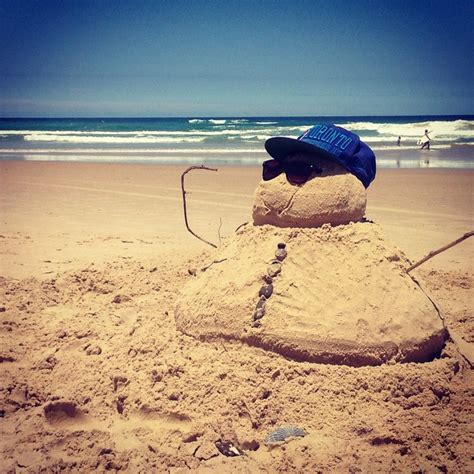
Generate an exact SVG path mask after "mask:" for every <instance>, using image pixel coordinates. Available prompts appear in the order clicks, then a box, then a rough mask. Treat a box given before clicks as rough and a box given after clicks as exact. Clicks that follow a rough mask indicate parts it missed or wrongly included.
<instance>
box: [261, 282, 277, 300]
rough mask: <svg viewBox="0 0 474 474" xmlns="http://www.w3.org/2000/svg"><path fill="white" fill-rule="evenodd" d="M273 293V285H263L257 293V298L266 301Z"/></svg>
mask: <svg viewBox="0 0 474 474" xmlns="http://www.w3.org/2000/svg"><path fill="white" fill-rule="evenodd" d="M272 293H273V285H272V284H271V283H270V284H269V285H263V286H262V287H261V288H260V291H259V292H258V296H264V297H265V298H266V299H268V298H270V296H272Z"/></svg>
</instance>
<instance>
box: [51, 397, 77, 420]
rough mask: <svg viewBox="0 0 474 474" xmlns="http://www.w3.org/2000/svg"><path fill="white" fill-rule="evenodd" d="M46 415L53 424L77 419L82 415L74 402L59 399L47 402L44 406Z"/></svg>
mask: <svg viewBox="0 0 474 474" xmlns="http://www.w3.org/2000/svg"><path fill="white" fill-rule="evenodd" d="M43 410H44V416H45V417H46V419H47V420H48V421H49V422H50V423H52V424H58V423H61V424H63V423H64V422H67V421H75V420H77V419H79V418H80V417H81V414H80V412H79V411H78V409H77V406H76V404H75V403H74V402H71V401H68V400H59V401H54V402H49V403H47V404H46V405H45V406H44V408H43Z"/></svg>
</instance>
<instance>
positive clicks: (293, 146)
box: [265, 124, 376, 188]
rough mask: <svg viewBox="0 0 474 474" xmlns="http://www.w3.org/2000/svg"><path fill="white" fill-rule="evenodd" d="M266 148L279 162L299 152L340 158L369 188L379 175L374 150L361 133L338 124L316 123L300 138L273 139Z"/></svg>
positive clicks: (343, 164) (336, 159) (335, 158)
mask: <svg viewBox="0 0 474 474" xmlns="http://www.w3.org/2000/svg"><path fill="white" fill-rule="evenodd" d="M265 149H266V150H267V152H268V154H269V155H270V156H271V157H272V158H275V160H278V161H285V160H286V159H288V157H290V156H291V155H293V154H295V153H305V154H307V155H308V157H309V158H310V157H311V156H319V157H323V158H328V159H330V160H333V161H336V162H337V163H339V164H340V165H342V166H343V167H344V168H345V169H346V170H347V171H349V172H350V173H352V174H353V175H354V176H356V177H357V178H359V179H360V181H362V184H363V185H364V186H365V187H366V188H368V187H369V184H370V183H371V182H372V181H373V180H374V178H375V172H376V164H375V154H374V152H373V151H372V150H371V149H370V148H369V146H368V145H366V144H365V143H364V142H363V141H361V139H360V138H359V136H358V135H356V134H355V133H352V132H350V131H349V130H346V129H345V128H342V127H338V126H336V125H323V124H318V125H315V126H314V127H312V128H310V129H309V130H306V132H305V133H303V135H301V136H299V137H298V138H288V137H273V138H269V139H268V140H267V141H266V142H265Z"/></svg>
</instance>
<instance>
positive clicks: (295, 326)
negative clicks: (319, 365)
mask: <svg viewBox="0 0 474 474" xmlns="http://www.w3.org/2000/svg"><path fill="white" fill-rule="evenodd" d="M331 169H332V171H329V172H326V171H324V172H323V173H322V174H321V175H318V176H315V177H314V178H313V179H311V180H309V181H308V182H306V183H305V184H303V185H300V186H295V185H291V184H290V183H288V182H287V181H286V178H285V176H284V175H280V176H278V177H277V178H275V179H273V180H271V181H267V182H263V181H262V182H261V183H260V185H259V186H258V188H257V190H256V197H255V204H254V210H253V217H254V224H253V225H252V224H247V225H246V226H245V227H243V228H241V229H239V231H238V232H237V233H236V234H235V235H233V236H232V237H230V238H228V239H227V240H226V242H225V243H224V244H223V245H222V246H221V247H220V248H219V249H218V250H217V251H216V254H215V255H214V256H213V260H214V261H215V262H219V263H216V264H214V265H212V266H211V267H209V268H208V269H207V270H206V271H203V272H201V273H199V274H198V275H197V276H196V277H194V278H193V279H192V280H191V281H190V282H189V283H188V284H187V285H186V286H185V288H184V289H183V291H182V294H181V296H180V298H179V301H178V305H177V308H176V323H177V327H178V329H179V330H181V331H182V332H184V333H186V334H188V335H191V336H195V337H197V338H199V339H201V340H211V339H214V338H223V339H233V340H240V341H243V342H245V343H247V344H250V345H254V346H257V347H261V348H264V349H266V350H270V351H274V352H277V353H280V354H282V355H284V356H286V357H290V358H293V359H295V360H300V361H310V362H323V363H333V364H347V365H353V366H361V365H377V364H381V363H384V362H389V361H400V362H410V361H415V362H416V361H426V360H429V359H431V358H432V357H434V356H436V355H437V354H438V353H439V352H440V350H441V349H442V347H443V344H444V341H445V339H446V336H447V333H446V330H445V328H444V326H443V322H442V320H441V318H440V316H439V314H438V310H437V308H436V307H435V306H434V304H433V303H432V301H431V300H430V299H429V298H428V297H427V296H426V295H425V293H424V292H423V291H422V290H421V289H420V287H419V286H418V285H417V284H416V283H415V282H414V281H413V280H412V278H411V277H410V276H409V275H408V274H407V273H406V272H405V270H404V269H405V268H406V267H407V266H408V261H407V260H406V258H405V257H404V255H403V253H402V252H400V251H399V250H398V249H397V248H396V247H394V246H393V245H392V244H390V243H388V242H387V241H386V240H385V238H384V236H383V234H382V232H381V231H380V228H379V227H378V226H377V225H376V224H372V223H369V222H360V221H361V219H362V217H363V215H364V212H365V202H366V198H365V197H366V194H365V189H364V187H363V186H362V184H361V183H360V182H359V181H358V180H357V178H355V177H354V176H353V175H352V174H349V173H347V172H345V170H344V169H343V168H342V167H339V165H336V166H335V167H332V168H331ZM279 243H280V244H282V243H284V244H285V245H286V247H285V250H286V252H287V256H286V258H284V259H283V260H282V261H281V262H279V263H278V262H274V263H272V261H273V260H274V259H275V252H276V250H277V246H278V244H279ZM271 268H273V271H274V270H275V268H277V270H278V272H277V275H276V276H274V277H273V281H272V283H271V285H272V292H271V296H269V297H268V298H265V297H264V296H260V297H259V292H260V294H261V289H262V287H263V286H264V285H266V284H267V282H266V281H265V280H266V279H268V272H270V271H272V270H271ZM259 305H260V307H262V306H263V308H264V309H263V311H260V312H259V311H257V310H258V308H259Z"/></svg>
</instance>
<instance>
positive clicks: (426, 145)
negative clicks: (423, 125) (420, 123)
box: [421, 130, 431, 150]
mask: <svg viewBox="0 0 474 474" xmlns="http://www.w3.org/2000/svg"><path fill="white" fill-rule="evenodd" d="M428 133H431V131H430V132H428V130H425V134H424V136H423V138H422V145H421V149H422V150H424V149H425V148H426V149H427V150H429V149H430V140H431V138H430V136H429V135H428Z"/></svg>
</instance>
